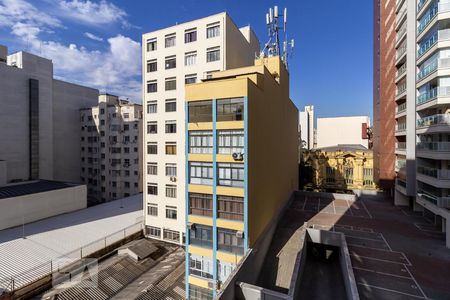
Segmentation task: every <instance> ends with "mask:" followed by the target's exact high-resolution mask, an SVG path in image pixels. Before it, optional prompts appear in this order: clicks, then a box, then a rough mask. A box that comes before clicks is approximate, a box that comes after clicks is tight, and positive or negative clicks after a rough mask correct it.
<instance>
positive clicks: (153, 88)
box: [147, 80, 158, 93]
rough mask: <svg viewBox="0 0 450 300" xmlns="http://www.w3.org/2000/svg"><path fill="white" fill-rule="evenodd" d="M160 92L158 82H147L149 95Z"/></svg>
mask: <svg viewBox="0 0 450 300" xmlns="http://www.w3.org/2000/svg"><path fill="white" fill-rule="evenodd" d="M157 91H158V85H157V83H156V80H151V81H147V93H156V92H157Z"/></svg>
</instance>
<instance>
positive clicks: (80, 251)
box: [0, 218, 143, 295]
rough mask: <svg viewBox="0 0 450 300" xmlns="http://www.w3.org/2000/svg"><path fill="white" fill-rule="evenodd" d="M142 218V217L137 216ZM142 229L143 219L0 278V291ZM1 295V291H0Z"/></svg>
mask: <svg viewBox="0 0 450 300" xmlns="http://www.w3.org/2000/svg"><path fill="white" fill-rule="evenodd" d="M139 219H142V218H139ZM142 229H143V220H140V221H139V222H137V223H135V224H133V225H131V226H128V227H126V228H124V229H122V230H120V231H117V232H114V233H112V234H110V235H107V236H105V237H104V238H101V239H98V240H96V241H94V242H91V243H89V244H86V245H84V246H82V247H80V248H77V249H75V250H73V251H71V252H69V253H66V254H64V255H61V256H59V257H56V258H53V259H51V260H49V261H47V262H45V263H43V264H41V265H39V266H36V267H34V268H31V269H29V270H27V271H26V272H22V273H19V274H16V275H13V276H12V277H5V278H1V279H0V291H1V290H2V289H3V290H4V291H8V292H12V291H15V290H16V289H18V288H21V287H24V286H26V285H28V284H31V283H33V282H35V281H37V280H39V279H42V278H44V277H45V276H48V275H50V274H52V273H53V272H55V271H58V270H59V269H60V268H63V267H66V266H68V265H70V264H71V263H73V262H76V261H77V260H80V259H82V258H85V257H87V256H89V255H91V254H93V253H95V252H97V251H99V250H102V249H104V248H106V247H108V246H110V245H112V244H114V243H116V242H118V241H120V240H122V239H124V238H126V237H129V236H131V235H133V234H135V233H137V232H139V231H141V230H142ZM0 295H1V293H0Z"/></svg>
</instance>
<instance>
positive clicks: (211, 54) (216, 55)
mask: <svg viewBox="0 0 450 300" xmlns="http://www.w3.org/2000/svg"><path fill="white" fill-rule="evenodd" d="M218 60H220V47H213V48H208V49H207V50H206V62H213V61H218Z"/></svg>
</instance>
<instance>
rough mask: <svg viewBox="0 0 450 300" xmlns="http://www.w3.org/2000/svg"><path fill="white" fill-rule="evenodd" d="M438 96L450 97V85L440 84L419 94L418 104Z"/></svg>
mask: <svg viewBox="0 0 450 300" xmlns="http://www.w3.org/2000/svg"><path fill="white" fill-rule="evenodd" d="M436 97H450V86H438V87H434V88H432V89H430V90H427V91H425V92H424V93H421V94H420V95H419V96H417V101H416V103H417V105H421V104H424V103H427V102H429V101H432V100H433V99H435V98H436Z"/></svg>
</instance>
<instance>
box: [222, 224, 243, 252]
mask: <svg viewBox="0 0 450 300" xmlns="http://www.w3.org/2000/svg"><path fill="white" fill-rule="evenodd" d="M217 249H218V250H220V251H225V252H230V253H234V254H238V255H243V254H244V239H243V238H240V237H238V235H237V231H236V230H231V229H224V228H218V229H217Z"/></svg>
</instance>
